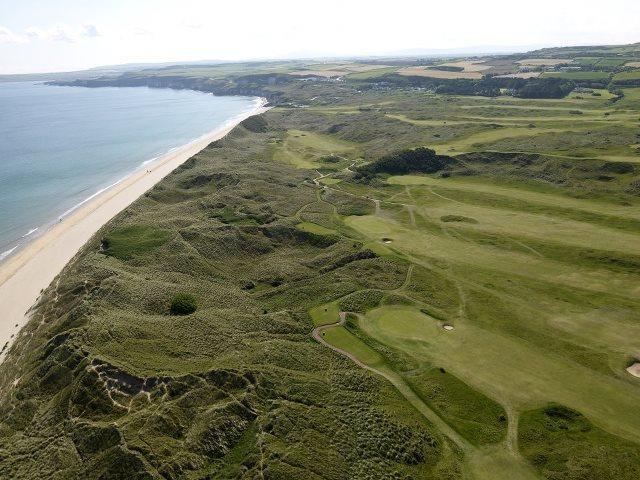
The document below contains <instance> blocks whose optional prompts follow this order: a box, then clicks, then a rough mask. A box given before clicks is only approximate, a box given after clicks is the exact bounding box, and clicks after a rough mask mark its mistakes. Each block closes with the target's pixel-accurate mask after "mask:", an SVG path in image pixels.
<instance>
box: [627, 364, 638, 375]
mask: <svg viewBox="0 0 640 480" xmlns="http://www.w3.org/2000/svg"><path fill="white" fill-rule="evenodd" d="M627 372H629V373H630V374H631V375H633V376H634V377H638V378H640V362H636V363H634V364H633V365H631V366H630V367H627Z"/></svg>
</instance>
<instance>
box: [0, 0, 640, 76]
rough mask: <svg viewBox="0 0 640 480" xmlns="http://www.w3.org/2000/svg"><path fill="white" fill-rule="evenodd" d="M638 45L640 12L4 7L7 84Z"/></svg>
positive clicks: (0, 5) (79, 0) (471, 5)
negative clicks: (83, 73) (255, 63)
mask: <svg viewBox="0 0 640 480" xmlns="http://www.w3.org/2000/svg"><path fill="white" fill-rule="evenodd" d="M635 42H640V1H638V0H608V1H606V2H602V1H597V2H596V1H593V0H580V1H577V0H535V1H529V2H521V1H516V0H508V1H506V0H483V1H478V0H449V1H442V0H439V1H436V2H434V1H428V0H393V1H389V0H385V1H384V2H381V1H377V0H369V1H361V0H351V1H349V0H314V1H308V0H307V1H305V0H297V1H293V0H270V1H266V0H241V1H213V0H210V1H205V0H181V1H179V2H178V1H168V0H153V1H152V0H128V1H124V0H112V1H111V0H102V1H95V0H20V1H15V0H0V73H32V72H59V71H71V70H79V69H85V68H91V67H96V66H103V65H115V64H123V63H140V62H179V61H193V60H247V59H276V58H295V57H298V58H299V57H332V56H367V55H386V54H398V53H411V52H418V51H420V50H423V51H424V50H453V49H455V50H464V49H469V50H473V51H480V50H487V51H498V50H505V49H506V50H511V51H519V50H527V49H532V48H537V47H542V46H569V45H593V44H619V43H635ZM479 49H480V50H479ZM485 53H486V52H485Z"/></svg>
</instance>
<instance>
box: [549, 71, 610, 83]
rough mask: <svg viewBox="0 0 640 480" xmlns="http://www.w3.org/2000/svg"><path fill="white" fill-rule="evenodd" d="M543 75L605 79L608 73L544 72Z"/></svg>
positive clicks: (576, 78)
mask: <svg viewBox="0 0 640 480" xmlns="http://www.w3.org/2000/svg"><path fill="white" fill-rule="evenodd" d="M542 76H544V77H553V78H564V79H566V80H592V81H606V80H608V79H609V76H610V74H609V73H607V72H582V71H581V72H545V73H543V74H542Z"/></svg>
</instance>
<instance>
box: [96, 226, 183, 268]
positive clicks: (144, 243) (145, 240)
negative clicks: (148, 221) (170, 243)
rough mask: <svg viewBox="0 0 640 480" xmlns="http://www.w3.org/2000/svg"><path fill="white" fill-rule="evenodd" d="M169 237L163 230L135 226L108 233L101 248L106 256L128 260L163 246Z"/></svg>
mask: <svg viewBox="0 0 640 480" xmlns="http://www.w3.org/2000/svg"><path fill="white" fill-rule="evenodd" d="M170 236H171V234H170V233H169V232H167V231H165V230H160V229H158V228H155V227H149V226H143V225H135V226H131V227H125V228H121V229H118V230H114V231H112V232H110V233H109V234H107V235H106V236H105V237H104V239H103V241H102V247H103V250H104V252H105V253H106V254H107V255H110V256H112V257H116V258H119V259H120V260H128V259H130V258H132V257H134V256H136V255H142V254H144V253H146V252H149V251H151V250H153V249H155V248H157V247H159V246H160V245H163V244H164V243H165V242H166V241H167V240H169V238H170Z"/></svg>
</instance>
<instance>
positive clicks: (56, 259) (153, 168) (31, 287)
mask: <svg viewBox="0 0 640 480" xmlns="http://www.w3.org/2000/svg"><path fill="white" fill-rule="evenodd" d="M266 110H267V108H266V107H265V106H264V104H263V105H261V106H258V107H256V108H255V109H254V110H253V111H251V112H248V113H247V114H246V115H243V116H242V117H238V118H237V119H234V123H233V124H228V125H227V126H224V127H222V128H219V129H217V130H214V131H212V132H210V133H208V134H207V135H204V136H202V137H200V138H198V139H196V140H194V141H193V142H191V143H188V144H186V145H184V146H182V147H181V148H179V149H177V150H174V151H173V152H170V153H168V154H166V155H163V156H162V157H160V158H159V159H157V160H156V161H154V162H153V163H151V164H147V165H145V166H144V168H142V169H140V170H138V171H136V172H134V173H133V174H132V175H130V176H129V177H127V178H126V179H125V180H123V181H122V182H120V183H118V184H117V185H115V186H114V187H112V188H110V189H108V190H106V191H105V192H103V193H101V194H100V195H98V196H97V197H95V198H94V199H93V200H91V201H90V202H87V203H86V204H85V205H83V206H82V207H81V208H79V209H78V210H76V211H75V212H73V213H72V214H70V215H69V216H68V217H66V218H64V219H63V220H62V221H61V222H60V223H58V224H57V225H55V226H53V227H52V228H51V229H49V230H48V231H47V232H46V233H45V234H44V235H42V236H41V237H39V238H37V239H35V240H34V241H33V242H31V243H30V244H28V245H27V246H26V247H25V248H23V249H22V250H21V251H19V252H18V253H17V254H15V255H14V256H12V257H9V259H7V260H6V261H5V262H4V263H1V264H0V312H1V316H0V346H5V345H6V346H7V348H4V350H3V352H2V353H1V354H0V361H1V360H2V359H3V358H4V354H5V353H6V351H7V349H8V345H9V344H10V343H11V341H12V340H13V338H14V336H15V335H17V334H18V331H19V329H20V328H22V326H23V325H24V324H25V323H26V321H27V319H28V310H29V309H30V308H31V307H32V306H33V305H34V303H35V302H36V300H37V299H38V296H39V295H40V292H41V291H42V290H43V289H45V288H46V287H47V286H48V285H49V284H50V283H51V282H52V281H53V279H54V278H55V277H56V275H58V273H59V272H60V271H61V270H62V269H63V268H64V266H65V265H66V264H67V263H68V262H69V261H70V260H71V259H72V258H73V257H74V256H75V254H76V253H77V252H78V250H80V248H81V247H82V246H83V245H84V244H85V243H86V242H87V241H88V240H89V239H90V238H91V237H92V236H93V235H94V234H95V233H96V232H97V231H98V230H99V229H100V227H102V225H104V224H105V223H106V222H108V221H109V220H110V219H111V218H113V217H114V216H115V215H117V214H118V213H119V212H121V211H122V210H124V209H125V208H126V207H127V206H129V205H130V204H131V203H132V202H133V201H135V200H136V199H137V198H138V197H140V196H141V195H142V194H144V193H145V192H146V191H147V190H149V189H150V188H151V187H153V186H154V185H155V184H156V183H158V182H159V181H160V180H162V179H163V178H164V177H165V176H167V175H168V174H169V173H171V172H172V171H173V170H174V169H175V168H177V167H178V166H180V165H181V164H182V163H184V162H185V161H186V160H188V159H189V158H191V157H192V156H194V155H195V154H196V153H198V152H200V151H201V150H203V149H204V148H205V147H206V146H207V145H209V144H210V143H211V142H213V141H215V140H219V139H220V138H222V137H224V136H225V135H226V134H227V133H229V132H230V131H231V130H232V129H233V128H234V127H235V126H236V125H237V124H238V123H240V122H241V121H242V120H244V119H245V118H247V117H250V116H252V115H257V114H260V113H263V112H264V111H266Z"/></svg>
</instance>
